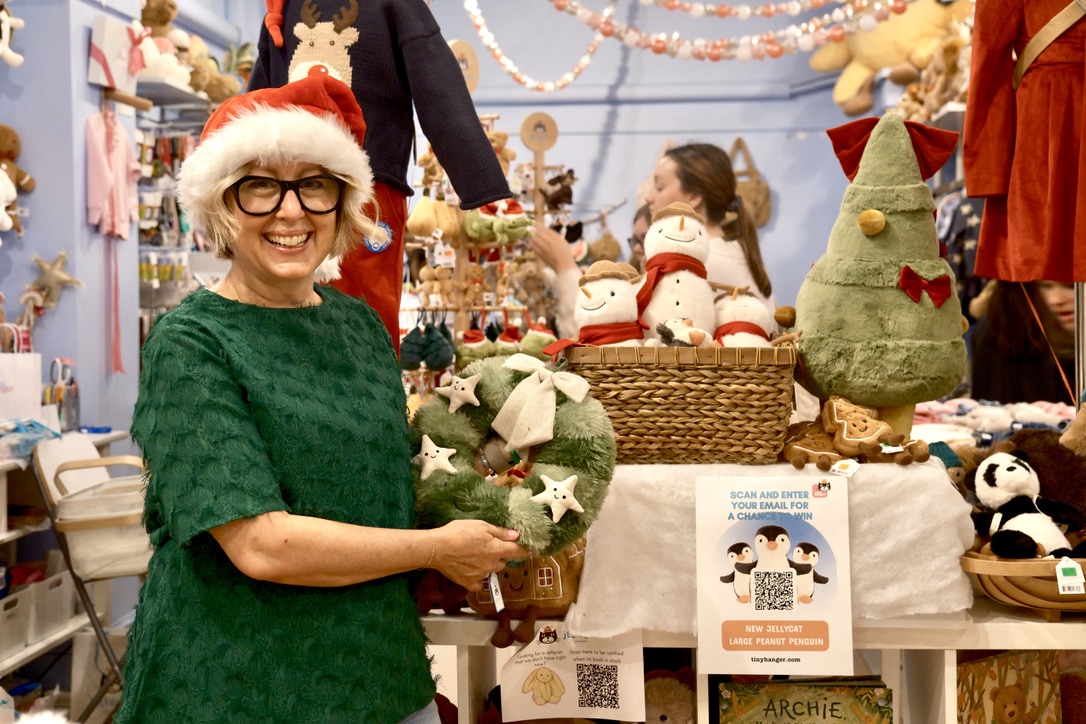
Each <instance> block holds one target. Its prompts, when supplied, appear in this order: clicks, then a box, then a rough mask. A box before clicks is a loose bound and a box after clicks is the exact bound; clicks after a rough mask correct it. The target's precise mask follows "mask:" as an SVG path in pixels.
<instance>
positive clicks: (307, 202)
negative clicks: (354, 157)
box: [230, 174, 346, 216]
mask: <svg viewBox="0 0 1086 724" xmlns="http://www.w3.org/2000/svg"><path fill="white" fill-rule="evenodd" d="M345 185H346V184H345V183H344V181H343V180H342V179H338V178H336V177H335V176H329V175H327V174H320V175H318V176H306V177H305V178H300V179H295V180H294V181H283V180H282V179H277V178H272V177H271V176H243V177H241V178H240V179H238V180H237V181H236V182H234V184H233V185H231V186H230V190H231V191H233V192H234V199H235V200H236V201H237V202H238V208H239V209H241V210H242V212H243V213H246V214H248V215H249V216H268V215H269V214H274V213H275V212H276V211H278V210H279V207H280V206H282V205H283V198H284V197H286V195H287V191H293V192H294V195H295V196H297V197H298V203H299V204H301V205H302V208H303V209H305V210H306V211H308V212H309V213H311V214H330V213H332V212H333V211H335V210H337V209H338V208H339V206H340V204H341V203H342V201H343V188H344V186H345Z"/></svg>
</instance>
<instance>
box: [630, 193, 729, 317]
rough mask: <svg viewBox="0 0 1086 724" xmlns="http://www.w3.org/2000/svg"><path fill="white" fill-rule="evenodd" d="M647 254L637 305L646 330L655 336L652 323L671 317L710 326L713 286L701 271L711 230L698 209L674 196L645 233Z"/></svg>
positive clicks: (703, 269) (704, 272)
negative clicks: (676, 199)
mask: <svg viewBox="0 0 1086 724" xmlns="http://www.w3.org/2000/svg"><path fill="white" fill-rule="evenodd" d="M645 256H646V260H645V280H644V282H643V283H642V284H641V287H640V289H638V292H637V308H638V311H639V312H640V313H641V321H642V322H644V324H645V325H646V327H647V328H648V330H649V332H648V334H649V335H651V336H654V337H655V336H656V335H657V332H656V325H658V324H660V323H661V322H667V321H668V320H672V319H689V320H690V321H691V322H692V324H693V326H694V327H696V328H698V329H714V328H715V326H716V325H715V320H716V315H715V313H714V310H713V288H712V286H711V285H710V284H709V280H708V276H707V273H706V271H705V262H706V260H707V259H708V258H709V234H708V233H707V232H706V230H705V220H704V219H703V218H702V217H701V215H700V214H698V213H697V212H696V211H694V210H693V209H692V208H690V207H689V206H688V205H686V204H683V203H678V202H676V203H673V204H668V205H667V206H665V207H664V208H662V209H660V210H659V211H657V212H656V213H655V214H653V215H652V223H651V224H650V225H649V230H648V233H646V234H645Z"/></svg>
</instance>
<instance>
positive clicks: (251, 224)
mask: <svg viewBox="0 0 1086 724" xmlns="http://www.w3.org/2000/svg"><path fill="white" fill-rule="evenodd" d="M364 133H365V122H364V120H363V118H362V113H361V110H360V109H359V107H358V104H357V102H356V101H355V100H354V96H353V95H352V94H351V92H350V89H349V88H347V86H345V85H344V84H342V83H341V82H339V81H336V80H333V79H331V78H329V77H327V76H323V75H314V76H311V77H309V78H306V79H304V80H301V81H298V82H296V83H291V84H288V85H286V86H283V87H282V88H276V89H268V90H261V91H254V92H252V93H248V94H246V95H244V96H238V97H235V98H232V99H230V100H228V101H227V102H226V103H224V104H223V105H221V106H220V107H219V108H218V109H217V110H216V111H215V113H214V114H213V115H212V116H211V118H210V120H209V121H208V123H207V126H206V127H205V129H204V133H203V136H202V138H201V143H200V145H199V146H198V148H197V149H196V151H195V152H194V153H193V154H192V155H191V156H190V157H189V158H188V159H187V161H186V162H185V164H184V166H183V168H182V171H181V179H180V182H179V195H180V199H181V202H182V204H183V206H184V207H185V209H186V211H187V213H188V214H189V218H190V219H191V220H192V222H193V224H194V225H196V226H199V227H202V228H204V229H205V230H206V231H207V233H208V235H209V237H210V238H211V239H212V240H213V243H214V244H215V248H216V251H217V252H218V254H219V255H220V256H223V257H226V258H230V259H231V260H232V266H231V268H230V271H229V273H228V274H227V275H226V277H225V278H224V279H223V282H222V284H221V285H220V286H219V287H218V288H217V289H216V290H214V291H212V290H207V289H202V290H199V291H197V292H194V293H193V294H192V295H190V296H189V297H188V298H187V299H185V300H184V301H183V302H182V304H181V305H180V306H178V308H177V309H176V310H174V311H173V312H171V313H170V314H168V315H166V316H164V317H163V318H162V319H161V320H160V321H159V322H158V323H157V325H156V326H155V328H154V329H153V330H152V332H151V334H150V336H149V337H148V339H147V342H146V344H145V346H144V350H143V371H142V374H141V378H140V391H139V399H138V401H137V403H136V410H135V414H134V417H133V421H132V436H133V438H135V440H136V442H137V443H139V445H140V447H141V449H142V451H143V454H144V458H145V460H146V462H147V466H148V471H149V473H148V485H147V492H146V496H147V500H146V508H145V524H146V526H147V529H148V531H149V532H150V535H151V541H152V544H153V545H154V546H155V552H154V555H153V557H152V559H151V563H150V566H149V570H148V574H147V579H146V582H145V583H144V585H143V588H142V590H141V592H140V601H139V605H138V607H137V611H136V619H135V622H134V624H133V626H132V631H131V636H130V643H129V660H128V664H127V666H126V683H125V692H124V698H123V702H122V706H121V709H120V711H119V712H118V715H117V718H116V721H118V722H153V721H170V722H182V721H191V722H204V721H207V722H212V721H213V722H228V721H291V722H294V721H298V722H301V721H320V722H333V721H343V722H362V721H365V722H400V721H410V722H413V723H414V722H434V721H437V714H436V707H435V706H434V705H433V697H434V693H435V688H434V682H433V680H432V678H431V675H430V671H429V664H428V661H427V657H426V652H425V640H424V634H423V631H422V626H421V624H420V622H419V620H418V616H417V614H416V610H415V604H414V601H413V599H412V598H411V596H410V593H409V591H408V587H407V579H406V576H405V575H404V574H405V573H406V572H408V571H411V570H413V569H417V568H424V567H429V568H435V569H437V570H438V571H440V572H441V573H443V574H444V575H445V576H447V577H448V578H450V579H452V580H453V581H455V582H456V583H459V584H461V585H463V586H466V587H467V588H469V589H471V590H480V589H481V587H482V584H481V582H482V579H483V578H484V577H485V576H487V575H488V574H489V573H491V572H495V571H499V570H501V569H502V568H503V566H504V563H503V561H504V560H506V559H511V558H522V557H524V556H526V555H528V553H529V552H528V551H527V550H526V549H524V548H522V547H521V546H519V545H516V544H515V543H513V542H512V541H513V540H514V539H515V538H516V537H517V534H516V533H515V532H514V531H508V530H504V529H501V528H498V527H495V526H492V525H490V524H487V523H484V522H482V521H457V522H455V523H451V524H449V525H446V526H444V527H442V528H439V529H437V530H433V531H423V530H412V529H411V523H412V503H413V494H412V489H411V467H410V465H411V463H410V456H411V451H410V449H409V443H408V435H407V421H406V417H405V398H404V392H403V387H402V384H401V382H400V377H399V367H398V365H397V362H396V358H395V355H394V353H393V350H392V343H391V340H390V339H389V336H388V333H387V332H386V331H385V329H384V327H383V325H382V323H381V320H380V318H379V317H378V315H377V314H376V313H375V312H374V311H373V310H372V309H371V308H370V307H368V306H367V305H366V304H365V303H364V302H362V301H359V300H357V299H354V298H352V297H349V296H347V295H344V294H342V293H340V292H337V291H335V290H334V289H331V288H327V287H319V286H316V285H315V284H314V273H315V270H316V269H317V267H318V265H319V264H321V262H322V261H324V260H325V259H326V257H329V256H338V255H341V254H343V253H345V252H346V251H347V250H348V249H349V248H350V246H351V245H352V243H354V241H355V240H357V239H360V238H361V236H362V234H363V233H373V232H374V229H375V227H374V224H373V223H372V222H371V221H369V220H367V219H365V218H364V217H363V216H362V215H361V209H362V208H363V206H364V204H365V203H366V202H367V201H368V200H369V196H370V191H371V188H372V176H371V174H370V170H369V164H368V161H367V158H366V155H365V153H364V152H363V151H362V150H361V141H362V138H363V135H364ZM405 717H406V718H405Z"/></svg>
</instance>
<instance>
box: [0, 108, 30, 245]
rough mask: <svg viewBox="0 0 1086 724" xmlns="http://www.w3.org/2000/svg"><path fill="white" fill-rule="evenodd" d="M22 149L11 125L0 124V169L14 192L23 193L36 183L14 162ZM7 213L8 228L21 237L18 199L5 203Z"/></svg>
mask: <svg viewBox="0 0 1086 724" xmlns="http://www.w3.org/2000/svg"><path fill="white" fill-rule="evenodd" d="M21 151H22V141H21V140H20V138H19V134H18V133H17V132H16V131H15V129H14V128H12V127H11V126H5V125H2V124H0V171H3V172H4V173H5V174H6V175H7V177H8V179H9V180H10V181H11V184H12V185H13V186H14V187H15V190H16V192H19V191H22V192H23V193H29V192H31V191H33V190H34V187H35V186H36V185H37V183H36V182H35V181H34V177H33V176H31V175H30V174H28V173H27V172H26V171H24V170H23V169H21V168H19V166H18V165H17V164H16V163H15V161H16V160H18V158H19V153H20V152H21ZM5 207H6V209H7V213H8V215H9V216H10V217H11V223H12V225H11V226H10V227H8V228H9V229H14V230H15V233H16V236H17V237H18V238H20V239H21V238H22V236H23V224H22V222H21V221H20V220H19V215H18V214H17V213H16V209H17V207H18V201H17V200H14V201H9V202H8V203H7V204H6V205H5Z"/></svg>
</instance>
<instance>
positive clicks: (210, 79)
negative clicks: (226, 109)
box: [189, 57, 241, 103]
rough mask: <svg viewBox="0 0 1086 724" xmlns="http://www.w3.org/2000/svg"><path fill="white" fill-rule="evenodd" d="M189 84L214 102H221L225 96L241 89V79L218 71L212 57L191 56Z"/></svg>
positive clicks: (216, 63) (227, 96) (217, 66)
mask: <svg viewBox="0 0 1086 724" xmlns="http://www.w3.org/2000/svg"><path fill="white" fill-rule="evenodd" d="M190 62H191V63H192V71H191V77H190V79H189V86H190V87H191V88H192V89H193V90H194V91H197V92H199V91H203V92H204V93H207V97H208V98H209V99H210V100H212V101H213V102H215V103H222V102H223V101H225V100H226V99H227V98H229V97H231V96H235V95H237V94H238V93H239V92H240V91H241V81H239V80H238V79H237V78H235V77H234V76H232V75H228V74H226V73H222V72H220V71H219V64H218V62H217V61H216V60H215V59H214V58H208V57H201V58H192V59H191V60H190Z"/></svg>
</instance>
